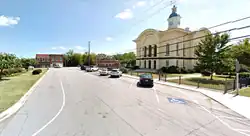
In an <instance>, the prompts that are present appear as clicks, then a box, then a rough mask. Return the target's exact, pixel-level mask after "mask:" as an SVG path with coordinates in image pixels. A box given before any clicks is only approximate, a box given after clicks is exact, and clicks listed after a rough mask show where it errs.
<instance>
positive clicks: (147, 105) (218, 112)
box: [0, 68, 250, 136]
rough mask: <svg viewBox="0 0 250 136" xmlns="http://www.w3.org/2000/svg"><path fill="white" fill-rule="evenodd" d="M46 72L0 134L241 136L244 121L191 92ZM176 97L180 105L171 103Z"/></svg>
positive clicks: (249, 123) (249, 129) (249, 125)
mask: <svg viewBox="0 0 250 136" xmlns="http://www.w3.org/2000/svg"><path fill="white" fill-rule="evenodd" d="M136 83H137V80H135V79H130V78H126V77H124V76H123V77H121V78H109V77H108V76H99V75H98V73H96V72H93V73H87V72H84V71H80V70H79V68H61V69H51V70H50V71H49V73H48V74H47V75H46V76H45V78H44V79H43V80H42V81H41V83H40V84H39V86H38V87H37V88H36V90H35V91H34V92H33V93H32V95H31V96H30V97H29V100H28V101H27V103H26V104H25V105H24V106H23V107H22V108H21V109H20V110H19V112H18V113H17V114H15V115H13V117H11V118H9V119H7V120H5V121H4V122H1V123H0V129H1V136H244V135H245V136H247V135H250V120H249V119H246V118H244V117H242V116H240V115H239V114H237V113H235V112H233V111H232V110H230V109H228V108H226V107H224V106H222V105H220V104H218V103H216V102H214V101H213V100H211V99H209V98H207V97H205V96H203V95H201V94H199V93H196V92H191V91H187V90H182V89H177V88H172V87H168V86H163V85H157V84H155V86H154V88H141V87H137V86H136ZM168 98H181V99H182V100H184V101H183V102H185V103H171V102H170V101H169V100H168Z"/></svg>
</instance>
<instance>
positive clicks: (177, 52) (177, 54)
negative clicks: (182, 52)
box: [176, 43, 179, 56]
mask: <svg viewBox="0 0 250 136" xmlns="http://www.w3.org/2000/svg"><path fill="white" fill-rule="evenodd" d="M176 56H179V44H178V43H177V45H176Z"/></svg>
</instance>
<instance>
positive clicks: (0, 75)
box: [0, 69, 3, 80]
mask: <svg viewBox="0 0 250 136" xmlns="http://www.w3.org/2000/svg"><path fill="white" fill-rule="evenodd" d="M2 75H3V69H1V70H0V80H1V79H2Z"/></svg>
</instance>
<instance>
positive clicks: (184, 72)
mask: <svg viewBox="0 0 250 136" xmlns="http://www.w3.org/2000/svg"><path fill="white" fill-rule="evenodd" d="M180 71H181V73H182V74H187V73H188V71H187V70H186V69H185V68H180Z"/></svg>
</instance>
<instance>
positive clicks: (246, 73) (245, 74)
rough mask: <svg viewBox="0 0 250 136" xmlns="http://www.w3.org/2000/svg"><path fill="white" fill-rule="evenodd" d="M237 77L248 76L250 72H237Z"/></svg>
mask: <svg viewBox="0 0 250 136" xmlns="http://www.w3.org/2000/svg"><path fill="white" fill-rule="evenodd" d="M239 77H240V78H246V77H250V72H242V73H239Z"/></svg>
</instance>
